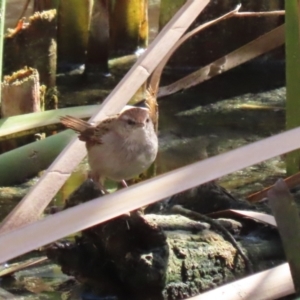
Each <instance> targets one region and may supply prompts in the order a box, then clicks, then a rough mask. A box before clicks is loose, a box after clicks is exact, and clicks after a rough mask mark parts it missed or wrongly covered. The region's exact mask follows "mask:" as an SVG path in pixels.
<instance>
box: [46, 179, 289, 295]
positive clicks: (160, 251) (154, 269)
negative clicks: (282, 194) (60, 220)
mask: <svg viewBox="0 0 300 300" xmlns="http://www.w3.org/2000/svg"><path fill="white" fill-rule="evenodd" d="M99 195H100V193H99V191H98V190H97V189H96V188H95V186H94V184H93V183H92V182H91V181H86V182H85V183H84V184H83V185H82V186H81V187H80V188H79V189H78V190H77V191H75V192H74V193H73V195H71V196H70V197H69V199H68V200H67V202H66V207H70V206H74V205H77V204H79V203H81V202H85V201H87V200H88V199H91V198H95V197H98V196H99ZM248 222H251V221H248ZM248 225H249V224H248ZM248 225H247V228H248V227H249V226H248ZM263 228H264V227H263V226H261V228H260V232H262V231H263ZM241 230H242V231H243V230H245V229H243V226H242V225H241ZM247 230H248V229H247ZM268 230H269V231H270V232H269V234H268V239H267V240H266V234H265V233H264V234H257V235H256V236H255V237H253V236H252V237H251V238H250V237H249V238H248V237H247V234H245V233H242V234H241V235H240V236H239V239H240V243H239V244H240V246H241V247H242V248H243V250H244V251H245V252H246V253H247V254H248V255H249V256H250V257H251V260H252V262H253V263H254V266H255V271H260V270H262V269H266V268H268V267H270V266H271V265H272V266H273V265H274V264H276V263H279V262H282V260H283V250H282V247H281V244H280V240H279V237H278V235H277V233H276V232H275V231H274V230H270V229H268ZM48 256H49V257H50V258H51V259H53V260H55V261H56V262H57V263H58V264H60V265H61V266H62V270H63V272H65V273H67V274H70V275H73V276H75V278H76V279H77V280H78V281H79V282H81V283H84V285H85V286H86V287H87V289H88V290H89V291H92V292H93V293H95V294H101V295H112V294H113V295H117V296H118V298H119V299H137V300H139V299H147V300H150V299H153V300H154V299H155V300H157V299H162V300H169V299H186V298H188V297H191V296H195V295H197V294H199V293H201V292H204V291H207V290H209V289H211V288H214V287H217V286H219V285H222V284H224V283H227V282H230V281H233V280H235V279H238V278H241V277H242V276H245V275H246V274H247V272H248V271H247V269H246V268H245V264H244V261H243V260H242V259H241V258H240V257H239V256H238V255H237V251H236V249H235V247H234V246H233V245H232V244H231V243H230V242H229V241H227V240H225V239H224V238H223V236H222V235H220V234H219V233H217V232H214V231H213V230H212V229H211V228H210V225H208V224H205V223H200V222H198V221H193V220H190V219H188V218H186V217H183V216H180V215H155V214H149V215H142V213H140V212H132V213H131V214H130V216H127V215H124V216H120V217H118V218H115V219H113V220H110V221H108V222H105V223H103V224H99V225H97V226H94V227H92V228H90V229H87V230H85V231H83V232H82V235H81V236H80V237H77V238H76V240H75V242H74V243H70V242H65V243H64V242H59V243H56V244H54V245H52V246H51V247H50V248H49V249H48Z"/></svg>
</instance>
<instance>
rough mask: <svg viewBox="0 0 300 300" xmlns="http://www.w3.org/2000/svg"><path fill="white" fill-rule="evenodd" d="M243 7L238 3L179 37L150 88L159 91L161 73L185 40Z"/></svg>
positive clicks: (154, 74) (152, 78)
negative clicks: (228, 10)
mask: <svg viewBox="0 0 300 300" xmlns="http://www.w3.org/2000/svg"><path fill="white" fill-rule="evenodd" d="M240 8H241V4H239V5H237V6H236V8H235V9H234V10H232V11H230V12H228V13H226V14H224V15H223V16H221V17H219V18H217V19H214V20H212V21H209V22H207V23H205V24H202V25H200V26H198V27H196V28H195V29H193V30H191V31H190V32H188V33H186V34H185V35H184V36H183V37H182V38H181V39H179V40H178V41H177V43H176V44H175V45H174V46H173V47H172V49H171V50H170V51H169V52H168V54H167V55H166V56H165V57H164V59H163V60H162V61H161V62H160V64H159V65H158V66H157V68H156V69H155V70H154V72H153V74H152V75H151V78H150V81H149V88H150V89H151V90H152V91H154V92H155V95H156V94H157V91H158V87H159V82H160V78H161V74H162V71H163V69H164V67H165V66H166V64H167V62H168V60H169V59H170V57H171V56H172V54H173V53H174V52H175V51H176V50H177V49H178V48H179V47H180V46H181V45H182V44H183V43H184V42H185V41H187V40H188V39H189V38H191V37H192V36H193V35H195V34H196V33H199V32H200V31H201V30H204V29H206V28H208V27H210V26H212V25H215V24H217V23H218V22H220V21H223V20H226V19H228V18H231V17H232V16H234V15H235V14H236V13H237V12H238V11H239V9H240Z"/></svg>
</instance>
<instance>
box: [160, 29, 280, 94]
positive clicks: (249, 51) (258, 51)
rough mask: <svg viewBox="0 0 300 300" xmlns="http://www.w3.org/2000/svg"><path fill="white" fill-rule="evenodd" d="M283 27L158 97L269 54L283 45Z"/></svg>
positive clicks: (206, 67)
mask: <svg viewBox="0 0 300 300" xmlns="http://www.w3.org/2000/svg"><path fill="white" fill-rule="evenodd" d="M284 38H285V35H284V25H281V26H278V27H277V28H275V29H273V30H271V31H270V32H268V33H266V34H264V35H262V36H260V37H259V38H257V39H255V40H254V41H252V42H250V43H248V44H246V45H244V46H242V47H240V48H238V49H236V50H234V51H233V52H231V53H229V54H227V55H225V56H223V57H221V58H219V59H217V60H215V61H214V62H212V63H211V64H209V65H207V66H205V67H203V68H201V69H199V70H197V71H195V72H193V73H191V74H189V75H187V76H186V77H184V78H181V79H179V80H177V81H175V82H173V83H172V84H170V85H168V86H163V87H161V88H160V89H159V91H158V97H164V96H167V95H171V94H174V93H176V92H178V91H180V90H183V89H187V88H190V87H192V86H194V85H197V84H199V83H201V82H204V81H206V80H208V79H211V78H213V77H214V76H217V75H219V74H222V73H224V72H226V71H228V70H230V69H232V68H235V67H237V66H239V65H241V64H243V63H245V62H247V61H249V60H251V59H253V58H255V57H258V56H260V55H262V54H264V53H266V52H269V51H271V50H273V49H275V48H277V47H279V46H281V45H283V44H284Z"/></svg>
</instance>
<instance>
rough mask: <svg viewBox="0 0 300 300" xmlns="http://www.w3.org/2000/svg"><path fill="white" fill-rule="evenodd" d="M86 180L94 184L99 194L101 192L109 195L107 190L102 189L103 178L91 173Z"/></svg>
mask: <svg viewBox="0 0 300 300" xmlns="http://www.w3.org/2000/svg"><path fill="white" fill-rule="evenodd" d="M88 178H89V179H91V180H92V181H93V182H94V183H95V185H96V186H97V187H98V189H99V190H100V191H101V192H103V193H104V194H109V192H108V190H107V189H106V188H105V187H104V178H102V177H100V176H99V175H96V174H94V173H92V171H90V172H89V173H88Z"/></svg>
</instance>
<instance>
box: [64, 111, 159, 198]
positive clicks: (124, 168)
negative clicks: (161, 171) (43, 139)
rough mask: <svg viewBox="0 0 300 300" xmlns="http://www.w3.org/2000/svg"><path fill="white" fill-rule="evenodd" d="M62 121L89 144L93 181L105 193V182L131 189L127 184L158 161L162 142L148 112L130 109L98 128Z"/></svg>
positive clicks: (77, 121)
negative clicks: (160, 142)
mask: <svg viewBox="0 0 300 300" xmlns="http://www.w3.org/2000/svg"><path fill="white" fill-rule="evenodd" d="M60 120H61V123H62V124H64V125H65V126H66V127H68V128H71V129H73V130H75V131H76V132H78V133H79V139H80V140H81V141H84V142H86V148H87V152H88V162H89V165H90V169H91V171H90V178H91V179H92V180H93V181H94V182H95V183H98V184H99V185H100V188H101V189H102V190H103V191H105V192H106V190H105V188H104V180H105V178H109V179H112V180H114V181H117V182H122V184H123V185H124V186H127V185H126V182H125V180H127V179H131V178H133V177H135V176H137V175H139V174H141V173H142V172H143V171H145V170H146V169H147V168H148V167H149V166H150V165H151V164H152V163H153V161H154V160H155V158H156V155H157V149H158V140H157V135H156V133H155V130H154V127H153V123H152V121H151V119H150V117H149V111H148V109H146V108H140V107H132V108H129V109H127V110H125V111H124V112H122V113H120V114H118V115H115V116H112V117H110V118H108V119H106V120H104V121H102V122H100V123H99V124H98V125H92V124H90V123H88V122H85V121H83V120H81V119H78V118H74V117H71V116H65V117H61V119H60Z"/></svg>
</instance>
